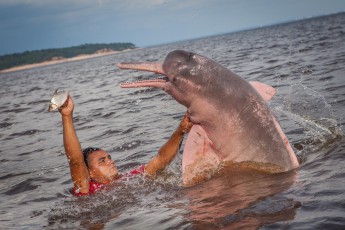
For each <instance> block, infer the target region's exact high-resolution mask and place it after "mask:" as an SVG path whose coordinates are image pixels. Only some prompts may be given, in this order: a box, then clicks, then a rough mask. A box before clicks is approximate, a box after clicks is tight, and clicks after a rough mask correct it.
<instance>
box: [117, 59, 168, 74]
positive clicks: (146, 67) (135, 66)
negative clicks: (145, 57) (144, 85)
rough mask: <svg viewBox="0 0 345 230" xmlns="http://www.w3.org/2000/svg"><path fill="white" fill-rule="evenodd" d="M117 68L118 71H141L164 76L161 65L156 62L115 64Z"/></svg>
mask: <svg viewBox="0 0 345 230" xmlns="http://www.w3.org/2000/svg"><path fill="white" fill-rule="evenodd" d="M117 67H118V68H120V69H132V70H142V71H148V72H154V73H158V74H163V75H165V73H164V70H163V66H162V63H157V62H152V63H150V62H120V63H118V64H117Z"/></svg>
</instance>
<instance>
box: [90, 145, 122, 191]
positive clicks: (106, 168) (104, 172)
mask: <svg viewBox="0 0 345 230" xmlns="http://www.w3.org/2000/svg"><path fill="white" fill-rule="evenodd" d="M83 155H84V161H85V164H86V166H87V168H88V169H89V174H90V177H91V179H92V180H94V181H96V182H99V183H104V184H107V183H110V182H111V181H113V180H114V179H116V178H117V176H118V171H117V167H116V165H115V163H114V161H113V160H112V159H111V156H110V155H109V154H108V153H107V152H106V151H104V150H102V149H99V148H92V147H89V148H86V149H84V150H83Z"/></svg>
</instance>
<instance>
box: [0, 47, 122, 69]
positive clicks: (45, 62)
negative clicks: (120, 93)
mask: <svg viewBox="0 0 345 230" xmlns="http://www.w3.org/2000/svg"><path fill="white" fill-rule="evenodd" d="M125 51H128V50H124V51H108V52H102V53H95V54H82V55H78V56H76V57H72V58H59V59H56V60H49V61H44V62H40V63H34V64H28V65H21V66H16V67H12V68H9V69H4V70H0V73H9V72H15V71H19V70H25V69H31V68H36V67H42V66H48V65H55V64H60V63H66V62H73V61H80V60H84V59H89V58H95V57H100V56H107V55H112V54H115V53H118V52H125Z"/></svg>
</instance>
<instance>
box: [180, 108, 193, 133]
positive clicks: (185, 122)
mask: <svg viewBox="0 0 345 230" xmlns="http://www.w3.org/2000/svg"><path fill="white" fill-rule="evenodd" d="M192 126H193V123H192V122H191V121H190V120H189V117H188V113H186V114H185V115H184V117H183V118H182V121H181V123H180V125H179V130H181V131H182V133H183V134H185V133H188V132H189V131H190V129H191V128H192Z"/></svg>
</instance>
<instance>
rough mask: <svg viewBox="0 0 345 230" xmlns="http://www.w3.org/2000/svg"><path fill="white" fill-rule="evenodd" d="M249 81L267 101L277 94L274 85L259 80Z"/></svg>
mask: <svg viewBox="0 0 345 230" xmlns="http://www.w3.org/2000/svg"><path fill="white" fill-rule="evenodd" d="M249 83H250V84H251V85H252V86H253V88H254V89H256V91H257V92H258V93H259V94H260V96H261V97H262V98H263V99H264V100H265V101H269V100H271V99H272V97H273V96H274V95H275V94H276V91H277V90H276V89H275V88H273V87H272V86H269V85H267V84H264V83H261V82H258V81H250V82H249Z"/></svg>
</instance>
